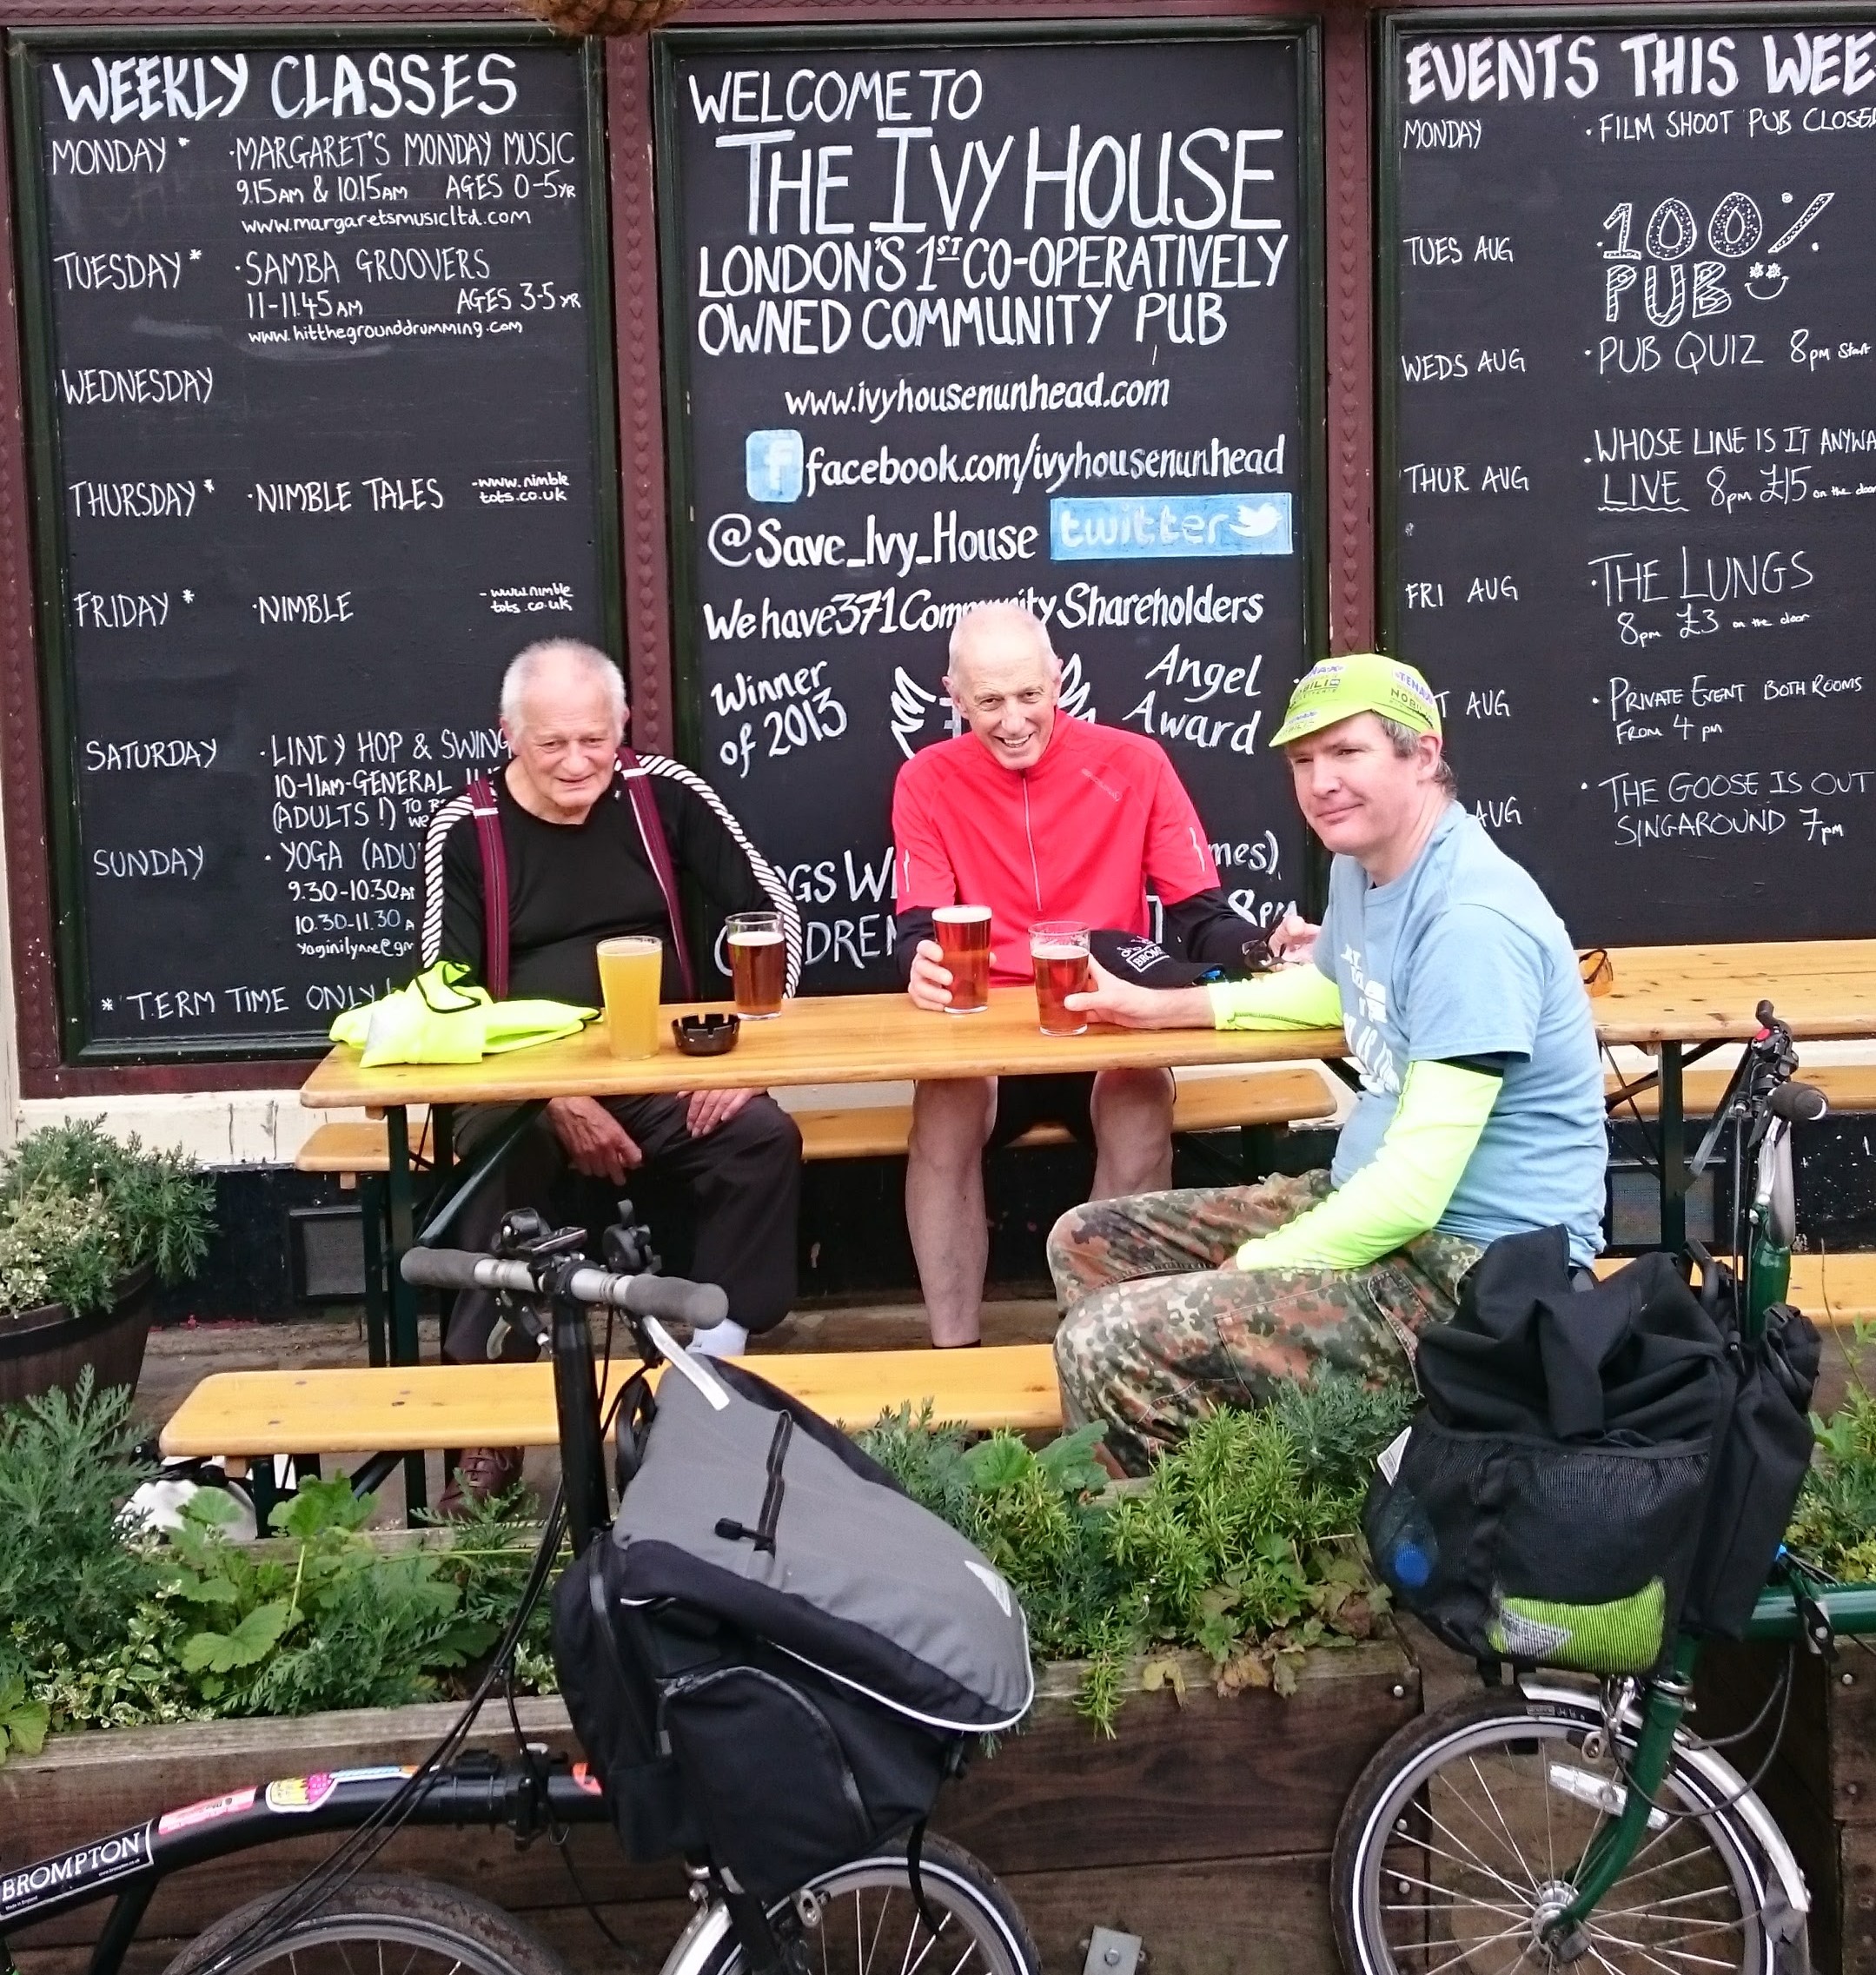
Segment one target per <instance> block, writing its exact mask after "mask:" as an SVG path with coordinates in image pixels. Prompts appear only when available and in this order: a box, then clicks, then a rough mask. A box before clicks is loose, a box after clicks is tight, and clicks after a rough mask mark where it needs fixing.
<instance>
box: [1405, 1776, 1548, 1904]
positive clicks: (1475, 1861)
mask: <svg viewBox="0 0 1876 1975" xmlns="http://www.w3.org/2000/svg"><path fill="white" fill-rule="evenodd" d="M1461 1801H1462V1802H1463V1801H1464V1799H1461ZM1415 1807H1417V1808H1419V1810H1420V1814H1421V1815H1422V1817H1423V1818H1425V1819H1426V1820H1427V1822H1428V1823H1429V1824H1430V1825H1431V1826H1433V1828H1434V1829H1435V1831H1436V1832H1438V1833H1439V1834H1440V1835H1441V1837H1442V1838H1445V1839H1449V1840H1450V1841H1451V1842H1452V1843H1453V1844H1455V1845H1456V1846H1458V1847H1459V1849H1460V1850H1461V1851H1462V1852H1464V1853H1465V1855H1466V1856H1465V1858H1464V1859H1453V1860H1452V1863H1453V1864H1454V1865H1455V1866H1461V1867H1462V1868H1463V1867H1464V1866H1466V1865H1467V1864H1468V1863H1469V1864H1470V1865H1472V1866H1475V1867H1476V1868H1477V1869H1478V1870H1479V1871H1480V1872H1483V1873H1484V1874H1485V1876H1486V1877H1487V1878H1488V1879H1496V1880H1497V1882H1498V1883H1499V1885H1500V1886H1503V1887H1504V1889H1505V1891H1506V1892H1508V1893H1510V1894H1511V1895H1512V1896H1513V1898H1514V1899H1522V1898H1523V1897H1524V1894H1525V1892H1526V1891H1527V1888H1525V1887H1524V1886H1520V1885H1519V1884H1518V1883H1517V1881H1516V1880H1515V1879H1507V1878H1506V1877H1505V1875H1504V1874H1503V1873H1502V1872H1500V1871H1499V1870H1498V1869H1497V1868H1496V1867H1495V1866H1491V1865H1488V1864H1487V1862H1486V1861H1485V1860H1484V1859H1482V1858H1481V1857H1480V1856H1479V1854H1478V1853H1477V1852H1475V1851H1474V1850H1473V1849H1472V1847H1471V1846H1469V1845H1468V1844H1467V1842H1466V1841H1465V1839H1463V1838H1462V1837H1461V1836H1460V1835H1459V1833H1457V1832H1456V1831H1454V1830H1452V1829H1451V1828H1450V1827H1449V1826H1447V1825H1446V1824H1444V1823H1442V1821H1441V1819H1438V1818H1436V1817H1435V1815H1434V1814H1433V1813H1432V1811H1431V1810H1430V1809H1428V1808H1427V1807H1425V1806H1415ZM1472 1814H1473V1815H1474V1817H1477V1816H1478V1814H1479V1813H1477V1812H1476V1811H1475V1812H1473V1813H1472ZM1480 1821H1481V1822H1483V1819H1481V1820H1480ZM1487 1828H1489V1826H1488V1827H1487ZM1416 1842H1418V1843H1419V1845H1420V1849H1421V1850H1422V1851H1427V1852H1434V1853H1435V1855H1436V1856H1439V1857H1442V1858H1445V1857H1448V1856H1449V1854H1447V1853H1445V1852H1440V1850H1439V1847H1438V1846H1434V1845H1429V1844H1427V1843H1426V1842H1425V1841H1424V1840H1418V1841H1416Z"/></svg>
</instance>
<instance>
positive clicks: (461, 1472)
mask: <svg viewBox="0 0 1876 1975" xmlns="http://www.w3.org/2000/svg"><path fill="white" fill-rule="evenodd" d="M520 1478H521V1450H520V1448H518V1447H466V1448H463V1450H462V1452H461V1454H460V1455H457V1457H456V1466H455V1468H454V1472H453V1473H452V1474H451V1475H450V1477H449V1481H448V1484H447V1487H446V1488H444V1490H443V1493H442V1496H441V1500H439V1501H438V1502H437V1505H436V1513H437V1514H439V1515H441V1516H455V1515H461V1514H462V1513H463V1510H464V1508H465V1506H466V1503H467V1502H468V1501H488V1500H489V1499H490V1498H491V1497H492V1496H494V1495H506V1494H507V1492H508V1490H509V1489H510V1488H513V1487H514V1485H515V1484H516V1482H518V1481H520Z"/></svg>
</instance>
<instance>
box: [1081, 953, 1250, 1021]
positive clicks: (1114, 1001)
mask: <svg viewBox="0 0 1876 1975" xmlns="http://www.w3.org/2000/svg"><path fill="white" fill-rule="evenodd" d="M1088 978H1089V979H1090V981H1091V982H1092V983H1093V987H1092V988H1091V990H1090V991H1089V992H1087V993H1085V994H1071V995H1070V996H1069V997H1067V999H1066V1001H1065V1003H1064V1005H1065V1006H1067V1007H1069V1008H1072V1009H1075V1010H1077V1011H1079V1012H1080V1013H1082V1014H1084V1015H1086V1016H1087V1017H1089V1019H1090V1021H1094V1022H1107V1023H1111V1024H1113V1026H1114V1027H1115V1028H1117V1029H1210V1028H1211V1027H1212V1026H1213V1025H1214V1024H1213V1022H1212V1016H1211V998H1210V996H1209V995H1207V993H1206V992H1205V991H1204V989H1203V988H1196V987H1195V988H1150V987H1141V986H1140V985H1138V984H1137V983H1136V982H1133V981H1123V980H1117V979H1116V978H1115V977H1114V976H1113V975H1112V974H1110V973H1109V972H1108V971H1107V969H1106V968H1105V967H1104V966H1103V965H1102V964H1101V963H1100V962H1099V961H1098V960H1094V959H1090V961H1089V963H1088Z"/></svg>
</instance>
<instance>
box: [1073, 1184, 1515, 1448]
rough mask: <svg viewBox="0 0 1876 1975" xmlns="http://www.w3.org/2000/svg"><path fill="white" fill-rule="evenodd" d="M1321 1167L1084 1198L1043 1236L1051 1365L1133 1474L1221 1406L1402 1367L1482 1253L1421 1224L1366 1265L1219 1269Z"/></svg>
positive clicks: (1292, 1214)
mask: <svg viewBox="0 0 1876 1975" xmlns="http://www.w3.org/2000/svg"><path fill="white" fill-rule="evenodd" d="M1328 1192H1329V1175H1328V1174H1327V1173H1326V1172H1314V1173H1305V1174H1303V1175H1302V1176H1300V1177H1296V1178H1291V1177H1288V1176H1278V1177H1276V1178H1272V1179H1267V1180H1263V1181H1261V1182H1260V1183H1258V1184H1257V1185H1256V1186H1234V1187H1203V1188H1190V1189H1186V1190H1180V1191H1177V1192H1170V1193H1143V1194H1138V1195H1136V1196H1134V1197H1133V1198H1132V1199H1129V1200H1097V1201H1091V1202H1090V1203H1089V1204H1088V1205H1087V1206H1085V1207H1077V1208H1076V1209H1075V1210H1073V1211H1072V1212H1071V1213H1067V1214H1064V1216H1062V1218H1061V1219H1060V1220H1059V1221H1057V1223H1056V1224H1055V1227H1054V1229H1053V1230H1052V1231H1051V1234H1050V1236H1049V1269H1050V1272H1051V1275H1052V1276H1054V1277H1055V1289H1056V1298H1057V1302H1060V1304H1061V1305H1062V1309H1063V1312H1064V1315H1063V1318H1062V1323H1061V1328H1060V1329H1058V1330H1057V1332H1056V1337H1055V1362H1056V1370H1057V1375H1059V1376H1060V1378H1061V1381H1062V1398H1063V1410H1064V1415H1065V1416H1066V1418H1067V1420H1068V1422H1069V1424H1070V1425H1071V1426H1081V1425H1085V1424H1086V1423H1087V1422H1090V1421H1092V1420H1102V1421H1104V1422H1106V1423H1107V1428H1108V1432H1107V1445H1108V1448H1109V1450H1110V1452H1111V1453H1112V1454H1113V1455H1114V1456H1115V1457H1116V1459H1117V1460H1118V1461H1119V1462H1120V1464H1121V1466H1122V1467H1124V1468H1125V1469H1126V1470H1127V1472H1128V1473H1129V1474H1132V1475H1143V1474H1144V1473H1145V1472H1146V1471H1147V1468H1148V1467H1149V1466H1150V1462H1151V1460H1152V1457H1153V1455H1156V1454H1158V1453H1161V1452H1163V1450H1164V1449H1166V1448H1169V1447H1170V1446H1171V1445H1172V1444H1173V1443H1174V1442H1175V1441H1177V1440H1178V1439H1179V1437H1180V1436H1181V1435H1182V1434H1183V1432H1184V1430H1185V1428H1187V1427H1188V1426H1190V1424H1191V1422H1193V1421H1194V1420H1196V1419H1197V1418H1199V1417H1201V1416H1202V1415H1204V1414H1205V1413H1207V1412H1209V1411H1210V1409H1211V1408H1213V1407H1214V1406H1219V1405H1238V1406H1244V1405H1250V1404H1252V1403H1255V1402H1257V1401H1259V1400H1261V1399H1263V1398H1266V1397H1268V1396H1269V1393H1270V1391H1271V1389H1272V1388H1273V1387H1275V1385H1276V1383H1277V1382H1279V1381H1280V1380H1284V1379H1289V1380H1291V1381H1295V1382H1303V1383H1307V1382H1309V1381H1310V1380H1312V1379H1313V1378H1314V1377H1315V1376H1316V1373H1317V1371H1318V1370H1319V1369H1322V1368H1323V1367H1328V1368H1330V1369H1336V1370H1339V1371H1344V1372H1349V1373H1352V1374H1353V1375H1355V1376H1356V1377H1358V1378H1361V1379H1362V1380H1364V1381H1366V1382H1369V1383H1371V1384H1380V1383H1382V1382H1385V1381H1387V1380H1389V1379H1404V1378H1407V1377H1409V1376H1410V1375H1411V1372H1412V1364H1411V1354H1412V1349H1413V1341H1414V1339H1415V1337H1416V1336H1417V1335H1418V1334H1419V1332H1420V1331H1421V1330H1422V1329H1424V1328H1425V1327H1426V1326H1427V1325H1428V1324H1429V1323H1443V1322H1446V1321H1447V1320H1448V1318H1449V1317H1450V1316H1452V1314H1453V1311H1454V1309H1455V1307H1456V1304H1457V1300H1458V1289H1459V1282H1460V1278H1461V1277H1462V1276H1464V1274H1465V1273H1466V1271H1467V1270H1468V1269H1470V1268H1471V1266H1472V1265H1473V1263H1475V1262H1476V1261H1477V1260H1478V1259H1479V1257H1480V1256H1481V1255H1482V1254H1483V1253H1484V1250H1483V1249H1482V1248H1481V1247H1480V1246H1479V1245H1478V1244H1477V1243H1473V1242H1468V1241H1462V1240H1461V1239H1460V1238H1459V1237H1458V1236H1456V1235H1442V1234H1426V1235H1422V1236H1418V1237H1417V1238H1416V1239H1415V1240H1414V1241H1411V1242H1409V1243H1408V1244H1407V1246H1406V1247H1405V1248H1402V1249H1395V1251H1394V1252H1393V1253H1392V1254H1391V1255H1385V1256H1382V1258H1381V1259H1380V1260H1379V1261H1378V1262H1374V1263H1369V1265H1368V1267H1367V1268H1365V1269H1346V1270H1343V1269H1254V1270H1239V1269H1233V1268H1231V1267H1230V1266H1229V1264H1230V1261H1231V1257H1232V1256H1233V1254H1234V1253H1235V1252H1236V1249H1238V1248H1239V1246H1240V1245H1241V1244H1242V1243H1244V1242H1247V1241H1249V1240H1250V1239H1251V1238H1252V1237H1253V1236H1257V1235H1267V1234H1269V1232H1270V1231H1271V1230H1272V1229H1276V1228H1280V1227H1282V1226H1283V1223H1285V1222H1286V1221H1291V1220H1294V1219H1295V1218H1296V1216H1297V1215H1299V1214H1301V1213H1303V1211H1304V1210H1307V1209H1308V1208H1310V1207H1313V1206H1314V1205H1315V1204H1316V1202H1317V1201H1319V1200H1321V1199H1322V1196H1324V1195H1325V1194H1326V1193H1328Z"/></svg>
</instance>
